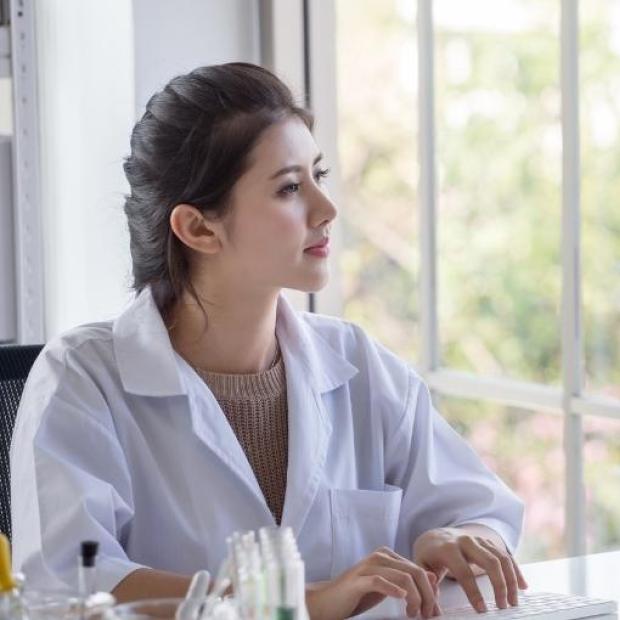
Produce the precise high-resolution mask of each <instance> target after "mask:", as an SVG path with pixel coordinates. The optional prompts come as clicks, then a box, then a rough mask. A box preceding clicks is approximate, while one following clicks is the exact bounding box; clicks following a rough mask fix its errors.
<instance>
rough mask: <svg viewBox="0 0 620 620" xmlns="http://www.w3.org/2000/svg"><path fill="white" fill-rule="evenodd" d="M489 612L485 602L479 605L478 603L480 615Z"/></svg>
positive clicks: (477, 609)
mask: <svg viewBox="0 0 620 620" xmlns="http://www.w3.org/2000/svg"><path fill="white" fill-rule="evenodd" d="M486 610H487V606H486V605H485V603H484V601H479V602H478V603H476V611H477V612H479V613H483V612H485V611H486Z"/></svg>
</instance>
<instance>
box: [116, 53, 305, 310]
mask: <svg viewBox="0 0 620 620" xmlns="http://www.w3.org/2000/svg"><path fill="white" fill-rule="evenodd" d="M293 115H296V116H298V117H299V118H301V119H302V120H303V121H304V123H305V124H306V126H307V127H308V128H309V129H310V131H312V129H313V124H314V120H313V116H312V113H311V112H310V111H309V110H306V109H304V108H303V107H298V106H297V105H296V104H295V102H294V100H293V96H292V94H291V91H290V90H289V88H288V87H287V86H286V85H285V84H284V83H283V82H282V81H281V80H280V79H279V78H278V77H276V76H275V75H274V74H273V73H271V72H270V71H268V70H267V69H264V68H263V67H260V66H258V65H254V64H250V63H242V62H233V63H227V64H222V65H211V66H207V67H200V68H198V69H195V70H194V71H192V72H190V73H187V74H185V75H179V76H177V77H175V78H173V79H172V80H170V82H168V84H167V85H166V86H165V87H164V89H163V90H162V91H160V92H157V93H155V94H154V95H153V96H152V97H151V99H150V100H149V102H148V103H147V105H146V111H145V113H144V115H143V116H142V118H141V119H140V120H139V121H138V122H137V123H136V125H135V126H134V128H133V131H132V134H131V154H130V155H129V156H128V157H127V158H126V160H125V163H124V170H125V175H126V177H127V180H128V181H129V186H130V192H129V194H128V195H127V196H126V200H125V207H124V209H125V214H126V215H127V220H128V224H129V237H130V249H131V259H132V271H133V284H132V286H133V288H134V290H135V291H136V292H138V293H139V292H140V291H141V290H142V289H143V288H144V287H145V286H147V285H150V286H151V289H152V292H153V296H154V299H155V301H156V303H157V305H158V307H159V309H160V311H162V312H167V311H168V310H169V309H170V308H171V307H172V306H173V305H174V303H175V302H176V301H177V300H178V299H180V297H181V295H182V294H183V292H184V291H186V290H187V291H189V292H190V293H191V294H192V295H193V296H194V297H195V298H196V300H197V301H198V303H199V304H200V300H198V297H197V295H196V291H195V289H194V287H193V286H192V282H191V280H190V262H189V248H188V247H187V246H185V244H184V243H183V242H181V241H180V240H179V239H178V237H177V236H176V235H175V234H174V232H173V231H172V229H171V227H170V214H171V212H172V210H173V208H174V207H175V206H176V205H178V204H181V203H185V204H190V205H193V206H194V207H196V208H198V209H200V210H201V211H202V212H204V213H209V214H210V216H211V217H221V216H223V215H224V214H225V213H226V211H227V208H228V206H229V198H230V194H231V191H232V188H233V186H234V185H235V183H236V182H237V180H238V179H239V178H240V177H241V176H242V175H243V173H244V172H245V171H246V170H247V168H248V166H249V154H250V152H251V150H252V148H253V146H254V145H255V144H256V142H257V141H258V139H259V137H260V136H261V134H262V133H263V131H264V130H265V129H267V128H268V127H269V126H271V125H273V124H274V123H277V122H279V121H281V120H283V119H284V118H286V117H288V116H293ZM200 305H202V304H200Z"/></svg>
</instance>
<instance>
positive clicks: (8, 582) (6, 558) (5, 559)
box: [0, 533, 15, 592]
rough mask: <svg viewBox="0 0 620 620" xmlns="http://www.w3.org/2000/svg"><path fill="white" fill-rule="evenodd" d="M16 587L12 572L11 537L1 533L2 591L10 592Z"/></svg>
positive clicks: (0, 573) (0, 581)
mask: <svg viewBox="0 0 620 620" xmlns="http://www.w3.org/2000/svg"><path fill="white" fill-rule="evenodd" d="M14 587H15V581H14V580H13V573H12V572H11V546H10V544H9V539H8V538H7V537H6V536H5V535H4V534H1V533H0V592H8V591H10V590H12V589H13V588H14Z"/></svg>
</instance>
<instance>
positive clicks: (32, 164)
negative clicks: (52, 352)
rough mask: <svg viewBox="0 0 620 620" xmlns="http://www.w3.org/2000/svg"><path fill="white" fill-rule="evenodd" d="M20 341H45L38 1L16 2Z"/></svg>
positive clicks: (15, 189)
mask: <svg viewBox="0 0 620 620" xmlns="http://www.w3.org/2000/svg"><path fill="white" fill-rule="evenodd" d="M9 4H10V16H11V26H10V29H11V72H12V80H13V141H12V142H13V144H12V146H13V149H12V150H13V205H14V211H13V216H14V230H15V282H16V290H15V293H16V295H15V297H16V306H17V339H16V341H17V343H19V344H40V343H43V342H44V341H45V319H44V317H45V314H44V272H43V269H44V265H43V235H42V227H41V222H42V212H41V196H40V179H41V174H40V165H39V117H38V97H37V76H36V43H35V30H34V2H33V0H10V3H9Z"/></svg>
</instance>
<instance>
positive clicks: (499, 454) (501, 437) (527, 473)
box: [435, 396, 565, 562]
mask: <svg viewBox="0 0 620 620" xmlns="http://www.w3.org/2000/svg"><path fill="white" fill-rule="evenodd" d="M435 401H436V402H437V407H438V409H439V411H441V413H442V415H443V416H444V417H445V418H446V419H447V420H448V422H450V424H452V426H453V427H454V428H455V429H456V430H457V431H458V432H459V433H461V435H462V436H463V437H465V438H466V439H467V440H468V441H469V442H470V443H471V445H472V446H473V448H474V449H475V450H476V451H477V452H478V454H479V455H480V456H481V458H482V459H483V460H484V462H485V463H486V464H487V465H488V466H489V467H490V468H491V469H492V470H493V471H494V472H495V473H496V474H497V475H498V476H499V477H500V478H501V479H502V480H503V481H504V482H505V483H506V484H507V485H508V486H509V487H510V488H511V489H512V490H513V491H514V492H515V493H516V494H517V495H518V496H519V497H520V498H521V499H522V500H523V501H524V502H525V530H524V535H523V538H522V541H521V545H520V547H519V549H518V553H517V556H518V558H519V560H520V561H521V562H534V561H538V560H545V559H550V558H555V557H562V556H563V555H564V539H563V536H564V495H565V493H564V472H565V464H564V452H563V448H562V432H563V424H562V418H561V417H560V416H556V415H552V414H548V413H531V412H527V411H524V410H521V409H517V408H514V407H504V406H501V405H495V404H492V403H487V402H479V401H474V400H465V399H457V398H452V397H446V396H443V397H436V398H435Z"/></svg>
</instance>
